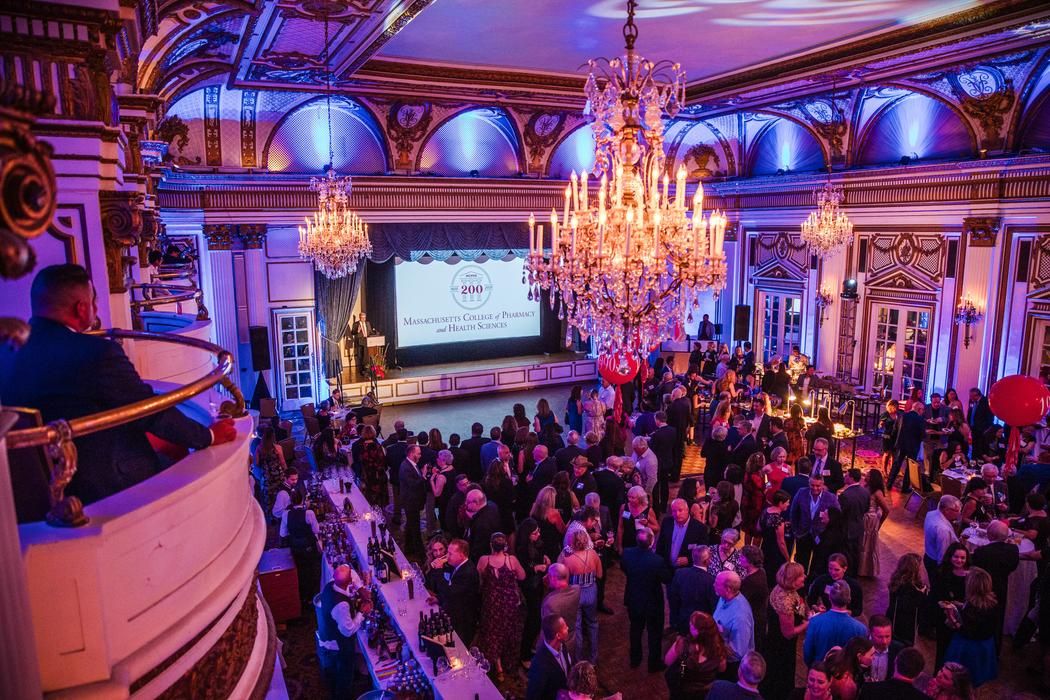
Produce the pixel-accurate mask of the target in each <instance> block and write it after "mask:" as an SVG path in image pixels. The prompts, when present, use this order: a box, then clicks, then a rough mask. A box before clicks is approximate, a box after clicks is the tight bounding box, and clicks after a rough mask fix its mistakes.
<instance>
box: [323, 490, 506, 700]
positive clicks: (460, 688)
mask: <svg viewBox="0 0 1050 700" xmlns="http://www.w3.org/2000/svg"><path fill="white" fill-rule="evenodd" d="M343 472H345V474H342V472H341V474H342V480H348V479H350V478H351V477H350V475H349V470H343ZM339 482H340V478H339V477H338V476H337V477H336V478H332V479H328V480H326V481H325V482H324V486H325V490H326V491H327V492H328V496H329V498H330V499H331V501H332V504H333V505H334V506H335V507H336V509H337V510H338V511H339V512H342V511H343V508H344V503H345V502H346V501H347V500H349V501H350V503H351V505H352V507H353V510H354V512H355V513H356V514H357V517H356V519H355V520H354V521H353V522H346V523H344V524H343V526H344V527H345V528H346V534H347V538H348V539H349V541H350V543H351V546H353V547H354V549H355V551H356V553H357V559H358V561H359V562H361V563H362V564H361V565H362V567H367V566H368V564H367V562H368V557H367V555H366V550H367V545H368V540H369V538H370V537H374V536H375V533H376V529H377V521H381V520H380V519H381V518H382V514H381V513H380V512H378V511H376V510H374V509H373V508H372V506H371V504H369V503H368V501H367V500H366V499H365V497H364V495H363V494H362V493H361V490H360V489H359V488H358V487H357V486H354V487H353V488H351V490H350V493H342V492H341V490H340V484H339ZM393 550H394V558H395V559H396V561H397V565H398V567H399V570H400V572H399V573H400V576H397V575H392V576H391V580H390V581H388V582H387V583H384V584H378V588H379V597H380V600H378V601H376V604H377V605H379V604H382V605H385V606H386V608H387V609H388V610H389V611H390V619H391V622H392V624H393V625H395V626H396V627H397V628H398V630H399V631H400V633H401V636H402V637H403V638H404V640H405V645H406V647H408V648H409V649H410V650H411V652H412V656H413V657H414V658H415V660H416V662H417V663H418V664H419V666H420V668H421V669H422V672H423V673H424V675H426V677H427V678H428V679H429V681H430V683H431V687H432V688H433V689H434V694H435V697H436V698H438V699H439V700H458V699H459V698H471V697H475V694H477V695H476V696H477V697H478V698H480V699H481V700H486V699H491V700H500V699H501V698H502V697H503V696H502V694H501V693H500V692H499V690H497V689H496V686H495V685H494V684H493V683H492V681H491V680H490V679H489V677H488V676H487V675H486V674H484V673H483V672H482V671H481V670H480V669H479V668H478V666H479V664H478V663H477V661H475V659H474V658H473V657H472V656H471V654H470V652H469V651H468V649H467V648H466V646H464V644H463V642H462V640H460V638H459V636H458V635H453V642H454V645H453V646H452V647H450V648H448V649H447V656H448V662H447V663H448V668H447V669H446V668H445V667H444V662H443V661H439V665H438V669H437V671H438V672H437V673H435V668H434V662H433V661H431V659H430V657H429V656H428V655H427V653H426V650H425V649H422V648H420V645H419V619H420V614H421V613H422V614H424V615H429V614H430V613H431V612H432V611H433V610H435V609H436V608H435V607H434V606H431V605H428V604H427V593H426V590H425V589H424V588H423V582H422V580H416V578H417V576H418V573H417V569H416V568H415V567H414V566H413V564H412V563H411V562H409V560H408V559H407V558H406V557H405V555H404V553H403V552H402V551H401V548H400V547H398V546H397V545H394V546H393ZM325 566H326V568H327V564H325ZM395 573H397V572H395ZM324 576H325V578H324V579H323V580H325V581H327V580H328V579H329V578H330V576H331V573H330V571H328V570H326V571H324ZM409 582H411V587H412V590H411V594H412V595H411V597H410V595H409V594H410V589H409V585H410V584H409ZM365 649H367V646H365ZM369 651H372V654H371V655H369V653H366V654H365V656H366V658H367V659H368V662H369V666H370V668H369V671H370V673H372V675H373V680H376V681H377V685H379V683H378V678H377V673H376V664H377V663H379V659H378V658H377V657H375V654H374V651H373V650H369ZM380 687H383V686H382V685H380Z"/></svg>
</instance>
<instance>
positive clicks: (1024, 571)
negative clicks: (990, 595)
mask: <svg viewBox="0 0 1050 700" xmlns="http://www.w3.org/2000/svg"><path fill="white" fill-rule="evenodd" d="M964 532H966V533H972V532H974V531H973V530H965V531H964ZM968 542H969V545H970V550H971V551H973V550H974V549H976V548H977V547H983V546H984V545H986V544H988V538H987V537H985V536H983V535H978V534H971V535H970V537H969V540H968ZM1018 549H1019V551H1020V553H1021V554H1027V553H1028V552H1031V551H1032V550H1034V549H1035V545H1034V544H1033V543H1032V540H1030V539H1028V538H1025V539H1022V540H1021V544H1020V546H1019V547H1018ZM1036 575H1037V572H1036V567H1035V562H1034V561H1033V560H1031V559H1022V560H1021V563H1020V564H1018V565H1017V568H1016V569H1015V570H1014V572H1013V573H1012V574H1010V578H1009V580H1007V582H1006V615H1005V616H1004V618H1003V632H1004V633H1005V634H1013V633H1014V632H1016V631H1017V628H1018V627H1019V626H1020V624H1021V620H1023V619H1024V616H1025V613H1026V612H1028V592H1029V591H1030V590H1031V589H1032V582H1033V581H1035V577H1036Z"/></svg>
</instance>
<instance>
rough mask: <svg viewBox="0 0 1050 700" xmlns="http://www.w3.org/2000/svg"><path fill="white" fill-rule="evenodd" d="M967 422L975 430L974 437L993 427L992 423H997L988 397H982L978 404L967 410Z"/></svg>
mask: <svg viewBox="0 0 1050 700" xmlns="http://www.w3.org/2000/svg"><path fill="white" fill-rule="evenodd" d="M966 422H967V423H969V424H970V427H971V428H972V429H973V431H974V436H977V435H980V434H982V433H984V431H985V430H988V428H991V427H992V423H994V422H995V416H993V415H992V409H991V407H990V406H989V405H988V397H987V396H982V397H981V398H979V399H977V403H971V404H970V405H969V406H968V407H967V408H966Z"/></svg>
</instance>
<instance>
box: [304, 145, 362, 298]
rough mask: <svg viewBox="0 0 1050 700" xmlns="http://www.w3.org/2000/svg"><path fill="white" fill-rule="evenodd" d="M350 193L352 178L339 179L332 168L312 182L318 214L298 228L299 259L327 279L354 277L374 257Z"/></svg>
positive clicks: (315, 213) (311, 187) (311, 180)
mask: <svg viewBox="0 0 1050 700" xmlns="http://www.w3.org/2000/svg"><path fill="white" fill-rule="evenodd" d="M350 189H351V180H350V178H349V177H339V176H337V175H336V173H335V169H334V168H332V167H331V166H329V167H328V168H327V169H326V171H325V176H324V177H312V178H310V190H311V191H313V192H317V211H316V212H314V214H313V216H312V217H311V218H309V219H307V220H306V225H305V226H300V227H299V255H300V257H302V258H303V259H304V260H313V263H314V267H316V268H317V270H318V271H319V272H321V274H323V275H324V276H325V277H327V278H328V279H336V278H338V277H345V276H346V275H349V274H352V273H353V272H354V270H356V269H357V264H358V261H359V260H361V259H362V258H367V257H368V256H370V255H371V254H372V241H371V240H370V239H369V238H368V225H367V224H365V222H364V221H362V220H361V218H360V217H359V216H358V215H357V213H356V212H354V211H352V210H351V209H350Z"/></svg>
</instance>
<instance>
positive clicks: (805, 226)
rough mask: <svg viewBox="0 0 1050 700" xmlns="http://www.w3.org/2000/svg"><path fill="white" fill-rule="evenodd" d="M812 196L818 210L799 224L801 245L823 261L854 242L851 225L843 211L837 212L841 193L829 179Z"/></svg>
mask: <svg viewBox="0 0 1050 700" xmlns="http://www.w3.org/2000/svg"><path fill="white" fill-rule="evenodd" d="M813 195H814V196H815V197H816V199H817V210H816V211H811V212H810V213H809V216H808V217H807V218H806V220H805V221H803V222H802V242H803V243H805V244H806V245H808V246H809V247H810V249H811V250H812V251H813V252H814V253H816V254H817V255H818V256H819V257H821V258H826V257H828V256H830V255H832V254H834V253H836V252H838V251H839V250H841V249H842V248H845V247H846V246H847V245H849V244H850V243H852V242H853V222H851V221H850V220H849V217H847V216H846V212H844V211H840V210H839V204H840V203H841V202H842V190H840V189H838V188H836V187H834V186H833V185H832V184H831V180H830V179H829V180H828V181H827V182H826V183H825V184H824V187H823V188H821V189H819V190H816V191H815V192H814V193H813Z"/></svg>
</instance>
